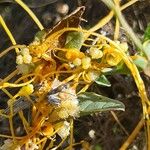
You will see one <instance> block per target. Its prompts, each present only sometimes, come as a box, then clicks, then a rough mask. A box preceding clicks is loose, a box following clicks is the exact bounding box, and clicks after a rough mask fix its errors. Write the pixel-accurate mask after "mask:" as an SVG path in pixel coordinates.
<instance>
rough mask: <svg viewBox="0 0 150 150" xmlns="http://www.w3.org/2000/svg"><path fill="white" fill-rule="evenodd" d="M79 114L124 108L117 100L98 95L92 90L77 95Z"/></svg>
mask: <svg viewBox="0 0 150 150" xmlns="http://www.w3.org/2000/svg"><path fill="white" fill-rule="evenodd" d="M78 99H79V106H80V115H88V114H91V113H95V112H102V111H110V110H122V111H124V110H125V106H124V104H123V103H122V102H120V101H118V100H113V99H111V98H108V97H105V96H102V95H98V94H96V93H93V92H84V93H81V94H79V95H78Z"/></svg>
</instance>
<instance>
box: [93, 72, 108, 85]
mask: <svg viewBox="0 0 150 150" xmlns="http://www.w3.org/2000/svg"><path fill="white" fill-rule="evenodd" d="M95 83H97V84H98V85H102V86H107V87H110V86H111V84H110V82H109V81H108V79H107V78H106V76H105V75H101V76H100V77H99V78H97V79H96V80H95Z"/></svg>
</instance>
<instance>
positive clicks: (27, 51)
mask: <svg viewBox="0 0 150 150" xmlns="http://www.w3.org/2000/svg"><path fill="white" fill-rule="evenodd" d="M27 54H29V49H28V48H27V47H25V48H22V49H21V55H27Z"/></svg>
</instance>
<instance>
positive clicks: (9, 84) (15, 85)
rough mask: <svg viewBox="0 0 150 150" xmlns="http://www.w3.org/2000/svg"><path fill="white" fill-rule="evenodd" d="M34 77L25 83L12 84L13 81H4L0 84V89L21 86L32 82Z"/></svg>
mask: <svg viewBox="0 0 150 150" xmlns="http://www.w3.org/2000/svg"><path fill="white" fill-rule="evenodd" d="M34 79H35V77H34V78H33V79H31V80H29V81H27V82H25V83H20V84H13V83H8V82H6V83H3V85H2V86H0V89H2V88H6V87H22V86H26V85H28V84H30V83H31V82H33V81H34Z"/></svg>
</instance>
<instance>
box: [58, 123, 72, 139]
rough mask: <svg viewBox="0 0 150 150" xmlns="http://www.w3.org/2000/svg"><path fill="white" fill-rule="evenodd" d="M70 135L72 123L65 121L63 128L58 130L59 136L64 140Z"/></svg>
mask: <svg viewBox="0 0 150 150" xmlns="http://www.w3.org/2000/svg"><path fill="white" fill-rule="evenodd" d="M69 133H70V123H69V122H67V121H64V124H63V126H62V127H61V128H60V129H59V130H58V132H57V134H58V135H59V136H60V137H61V138H62V139H63V138H65V137H67V136H68V135H69Z"/></svg>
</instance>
